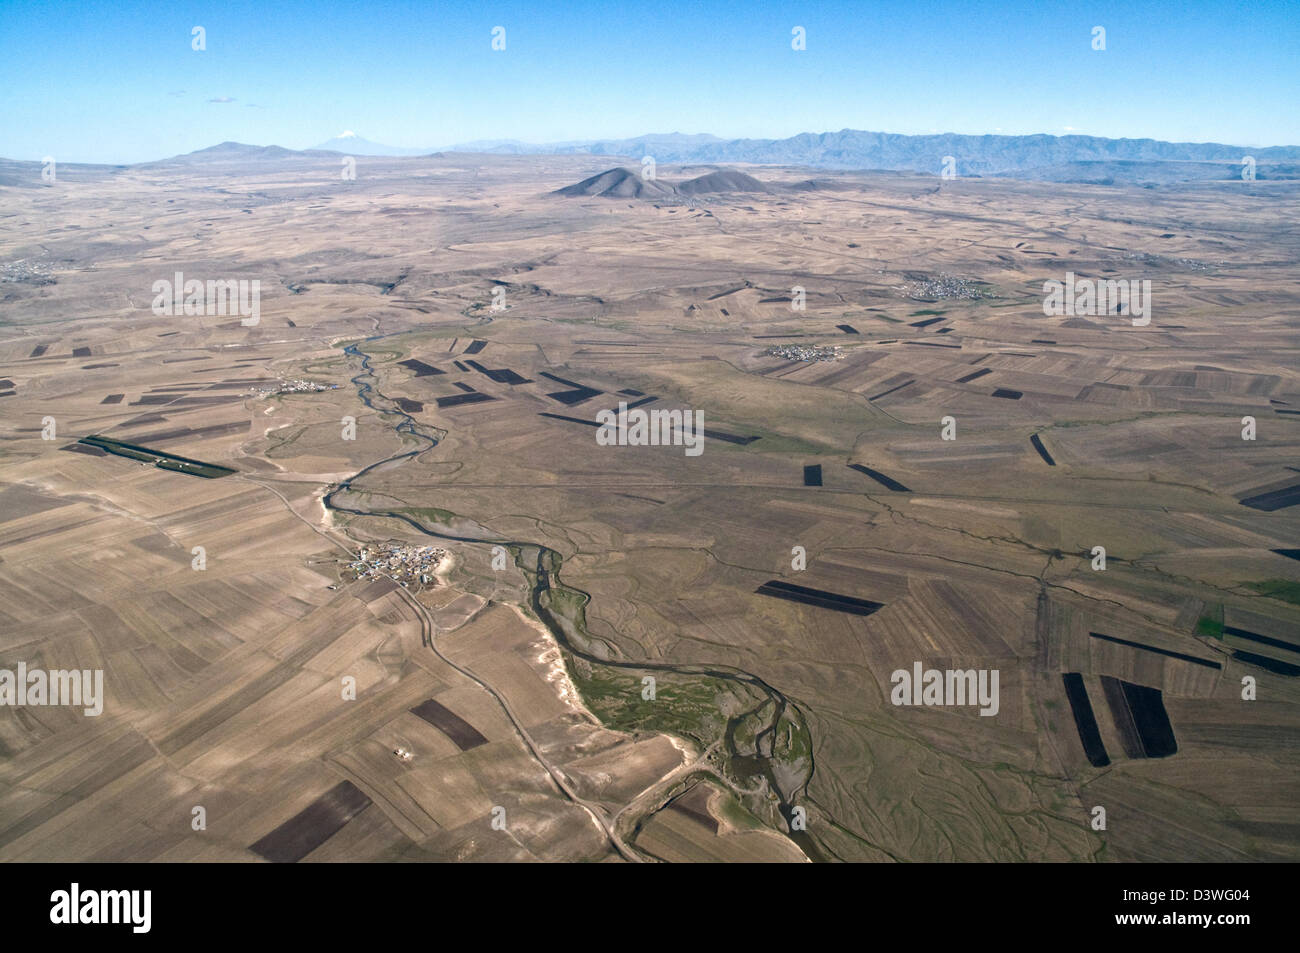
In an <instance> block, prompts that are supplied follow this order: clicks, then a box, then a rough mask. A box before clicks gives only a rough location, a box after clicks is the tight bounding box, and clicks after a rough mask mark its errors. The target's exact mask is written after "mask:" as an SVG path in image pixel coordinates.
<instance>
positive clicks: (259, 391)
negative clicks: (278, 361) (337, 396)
mask: <svg viewBox="0 0 1300 953" xmlns="http://www.w3.org/2000/svg"><path fill="white" fill-rule="evenodd" d="M338 386H339V385H338V384H321V383H318V382H317V381H304V380H292V381H280V382H279V383H278V384H276V385H275V386H274V387H268V388H256V387H255V388H253V393H254V394H256V395H258V396H260V397H274V396H275V395H276V394H314V393H316V392H317V391H322V390H337V389H338Z"/></svg>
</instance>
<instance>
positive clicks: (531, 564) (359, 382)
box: [322, 331, 826, 861]
mask: <svg viewBox="0 0 1300 953" xmlns="http://www.w3.org/2000/svg"><path fill="white" fill-rule="evenodd" d="M406 333H409V332H405V331H398V332H393V333H390V334H378V335H374V336H373V337H368V338H366V339H364V340H363V341H361V342H359V343H355V344H349V345H348V346H347V347H346V348H344V351H343V352H344V354H346V355H348V356H349V357H354V358H359V359H360V361H361V373H360V374H357V375H356V376H355V377H353V378H352V383H353V384H354V385H355V386H356V388H357V397H358V398H359V399H360V400H361V402H362V403H363V404H365V406H366V407H368V408H369V409H371V410H373V411H375V412H377V413H379V414H384V415H388V416H393V417H398V418H399V419H400V422H399V423H398V424H397V425H396V426H395V427H394V432H395V433H398V434H405V435H408V436H410V437H413V438H414V439H416V440H417V441H426V442H427V443H428V446H418V447H416V448H415V449H413V450H406V451H403V452H401V453H397V454H394V455H393V456H391V457H386V458H385V459H383V460H380V461H378V462H377V463H372V464H370V465H369V466H367V467H365V468H363V469H361V470H358V471H357V472H356V473H354V474H353V475H352V476H350V477H348V478H347V479H345V480H343V481H341V482H340V483H338V484H336V485H335V486H333V487H331V488H330V490H329V491H328V492H327V493H326V494H325V495H324V497H323V499H322V502H323V503H324V505H325V508H326V509H329V510H333V511H334V512H337V513H345V514H348V515H351V516H370V517H384V518H388V519H396V520H400V521H402V522H403V523H405V524H407V525H408V526H410V527H411V528H413V529H415V530H417V531H418V532H419V533H421V534H423V535H425V536H429V537H432V538H434V539H440V540H450V541H452V542H459V543H477V544H483V545H488V544H491V545H497V546H504V547H506V548H507V549H508V550H510V551H511V552H513V553H514V554H515V562H516V565H517V566H518V567H519V569H520V570H521V571H523V573H524V577H525V579H526V580H528V581H529V593H528V605H529V607H530V608H531V609H532V611H533V613H534V614H535V615H536V616H537V618H538V619H539V620H540V621H541V622H542V624H543V625H544V626H546V628H547V629H548V630H549V631H550V633H551V635H552V636H553V637H554V638H555V640H556V642H557V643H559V644H560V646H562V647H563V648H564V649H565V651H567V652H569V653H570V654H571V655H573V656H574V657H576V658H582V659H585V660H586V661H587V662H589V663H591V664H593V665H605V666H609V667H612V668H621V669H634V670H637V671H664V672H671V673H673V674H677V675H683V676H703V677H708V678H714V679H718V680H720V681H728V682H735V683H739V684H742V685H745V686H748V687H749V688H751V689H755V690H757V691H758V692H759V693H761V694H762V695H763V696H764V701H762V702H760V703H759V704H758V705H757V706H756V707H754V708H751V709H749V710H748V711H745V712H742V713H741V714H739V715H735V716H732V717H730V718H729V719H728V721H727V727H726V731H725V743H726V747H727V753H728V756H729V761H730V764H731V765H732V766H733V770H735V771H738V772H740V773H741V774H743V775H746V776H749V775H761V776H762V777H764V778H765V779H766V780H767V783H768V787H769V788H770V790H772V791H773V792H775V793H776V795H777V799H778V801H777V806H778V809H779V810H780V813H781V816H782V817H783V818H785V821H786V827H787V830H786V831H782V832H781V833H784V834H785V835H786V836H787V837H789V838H791V839H792V840H793V841H794V842H795V843H796V844H797V845H798V846H799V848H800V850H802V851H803V852H804V854H806V855H807V856H808V857H809V858H810V859H811V860H814V861H824V860H825V859H826V857H825V855H824V854H823V852H822V851H821V850H820V848H819V847H818V845H817V842H816V840H815V839H814V838H813V837H812V836H811V835H810V834H809V833H808V832H807V831H790V830H789V824H790V821H791V818H792V817H793V816H794V812H793V808H794V804H793V799H794V798H795V796H796V795H798V794H799V793H800V792H803V791H806V790H807V787H808V783H809V782H810V781H811V780H812V775H813V771H814V770H815V764H814V760H813V753H812V744H811V738H810V740H809V746H808V756H807V757H808V769H807V772H806V774H805V775H804V776H803V779H802V781H801V782H800V783H799V784H798V785H797V786H796V787H795V788H794V789H793V790H790V791H786V790H785V787H784V785H783V784H782V783H781V781H780V780H779V779H778V775H777V772H776V770H775V766H776V764H777V760H778V759H776V758H775V756H774V752H775V748H776V733H777V731H778V730H779V727H780V724H781V720H782V718H783V717H784V716H785V715H786V713H787V711H789V712H792V713H793V715H794V716H795V720H797V721H798V723H799V724H800V725H801V726H802V730H804V731H806V732H808V733H809V734H810V735H811V731H810V729H808V727H807V724H808V723H807V719H806V718H804V717H803V713H802V712H801V711H800V710H799V709H798V707H797V706H795V705H794V704H793V703H791V702H790V701H789V699H787V698H786V697H785V695H783V694H782V693H781V692H780V691H778V690H777V689H775V688H773V687H772V686H771V685H769V684H767V683H766V682H765V681H763V680H762V679H761V678H759V677H758V676H757V675H753V674H751V673H749V672H746V671H743V670H741V669H736V668H731V667H729V666H710V665H695V664H688V663H670V662H652V661H649V660H646V661H635V660H630V659H616V658H601V657H600V656H598V655H595V654H593V653H591V652H589V651H587V650H585V649H582V648H579V647H578V646H576V645H574V644H573V641H572V640H571V639H570V638H569V636H568V633H567V632H566V631H565V627H564V625H563V623H562V622H561V620H560V619H559V618H558V617H557V616H556V615H555V614H554V613H552V612H551V610H550V608H549V607H548V605H547V603H548V602H549V599H547V598H544V597H545V596H546V594H547V593H550V592H551V591H552V590H554V591H556V592H560V591H563V592H566V593H571V594H574V595H576V596H577V597H579V598H580V599H581V600H582V601H581V605H582V606H583V609H584V615H585V607H586V606H587V604H588V603H590V601H591V596H590V594H588V593H586V592H583V591H582V590H580V589H575V588H574V587H572V586H569V585H567V584H565V583H562V582H561V581H560V579H559V571H560V568H561V567H562V565H563V562H564V560H563V557H562V556H561V555H560V554H559V553H558V552H556V551H555V550H553V549H550V548H549V547H547V546H543V545H541V544H539V543H530V542H521V541H509V540H504V539H485V538H480V537H472V536H456V535H452V534H448V533H441V532H436V531H434V530H430V529H428V528H427V527H425V526H423V525H422V524H421V523H420V522H419V521H418V520H415V519H412V518H411V517H410V516H408V515H407V514H405V513H398V512H393V511H391V510H380V509H356V508H354V507H350V506H347V505H345V504H342V503H340V502H338V501H337V499H336V497H338V496H339V495H340V494H346V493H348V492H349V491H350V490H352V488H353V484H354V483H355V482H356V481H358V480H360V479H362V478H363V477H364V476H365V475H366V474H368V473H371V472H373V471H374V470H376V469H378V468H380V467H387V466H390V465H392V464H395V463H397V462H398V461H404V460H409V459H411V458H413V457H416V456H418V455H419V454H421V453H424V452H425V451H426V450H430V449H432V448H433V447H436V446H437V445H438V442H439V440H440V436H439V435H437V434H435V433H430V432H428V429H427V428H425V427H423V426H422V425H421V424H419V423H418V422H417V421H416V420H415V418H413V417H412V416H411V415H410V414H408V413H407V412H406V411H404V410H402V409H401V407H400V406H399V405H398V404H397V402H396V401H394V400H393V399H392V398H389V397H387V396H386V395H384V394H383V393H381V392H380V391H378V390H377V389H376V388H375V386H374V385H375V384H376V383H377V382H378V379H377V378H376V376H375V372H374V369H373V368H372V367H371V364H370V355H369V354H366V353H365V352H364V351H362V350H361V347H362V346H363V345H366V344H369V343H371V342H372V341H378V340H382V339H384V338H388V337H395V336H398V335H401V334H406ZM376 397H377V398H379V399H380V400H381V401H383V402H384V403H385V404H387V405H389V406H383V407H379V406H376V405H375V403H374V400H375V398H376ZM534 553H535V555H534ZM575 625H576V622H575ZM769 706H770V707H771V709H772V715H771V718H770V720H769V721H768V722H767V724H766V727H764V728H762V729H761V730H760V731H758V732H757V734H756V735H755V738H754V752H753V753H741V751H740V750H739V746H738V745H737V743H736V733H737V731H738V730H739V729H740V728H741V727H743V725H744V723H745V722H746V721H747V720H748V719H749V718H751V717H755V716H757V715H758V713H760V712H761V711H763V710H764V709H766V708H768V707H769ZM746 747H748V746H746ZM787 783H788V782H787Z"/></svg>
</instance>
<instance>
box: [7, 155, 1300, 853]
mask: <svg viewBox="0 0 1300 953" xmlns="http://www.w3.org/2000/svg"><path fill="white" fill-rule="evenodd" d="M613 164H615V163H613V162H611V160H609V159H608V158H599V157H592V156H572V157H556V156H548V157H523V158H501V157H486V156H473V155H459V154H447V155H435V156H430V157H425V158H409V159H405V158H404V159H366V158H358V159H356V163H355V171H356V177H355V179H353V180H348V179H345V178H344V177H343V176H341V175H340V161H339V157H338V156H332V155H329V154H323V153H322V154H316V155H304V154H275V153H265V152H262V151H259V150H250V149H246V148H238V147H231V148H228V149H224V150H222V149H218V150H214V151H211V152H209V153H207V154H205V155H200V156H195V157H187V158H183V159H178V160H171V161H168V162H163V163H153V164H149V165H140V166H132V167H124V168H116V169H115V168H109V167H89V166H85V167H78V166H67V167H60V169H59V174H58V179H57V182H54V183H46V182H43V181H42V179H41V175H40V166H39V165H38V164H36V163H25V164H23V163H7V164H5V166H4V168H3V169H0V268H3V273H2V274H0V278H3V279H4V280H3V281H2V282H0V379H3V380H2V381H0V383H2V384H3V387H0V408H2V412H0V668H7V669H14V668H16V666H17V665H18V664H19V663H20V662H23V663H26V664H27V665H28V666H43V667H45V668H47V669H102V670H103V672H104V686H105V696H106V697H105V700H104V710H103V714H102V715H99V716H97V717H87V716H85V715H83V714H82V712H81V710H80V709H72V708H56V707H36V706H28V707H4V708H0V859H2V860H35V861H43V860H96V861H117V860H220V861H226V860H231V861H255V860H260V859H266V860H305V861H346V860H356V861H372V860H413V861H419V860H493V861H495V860H502V861H504V860H533V859H539V860H583V861H602V860H611V861H617V860H668V861H678V860H684V861H691V860H699V861H709V860H741V861H744V860H769V861H803V860H806V859H811V860H843V861H890V860H895V861H933V860H958V861H994V860H996V861H1044V860H1061V861H1064V860H1073V861H1134V860H1140V861H1183V860H1186V861H1197V860H1226V861H1247V860H1296V859H1300V801H1297V799H1296V797H1295V793H1296V790H1297V781H1298V780H1300V748H1298V747H1297V744H1296V737H1297V731H1298V730H1300V681H1298V680H1297V676H1300V562H1298V561H1297V559H1298V558H1300V549H1297V547H1300V518H1298V516H1300V509H1297V507H1296V506H1295V505H1293V504H1296V503H1297V502H1300V489H1297V486H1300V452H1298V451H1300V226H1297V222H1300V187H1297V185H1296V184H1295V183H1287V182H1277V183H1273V182H1269V181H1266V180H1265V179H1264V178H1261V180H1259V181H1254V182H1240V181H1238V182H1224V183H1216V184H1195V185H1183V186H1168V187H1166V186H1161V187H1156V188H1140V187H1106V186H1093V185H1063V184H1035V183H1026V182H1016V181H1011V180H1000V179H976V178H957V179H953V180H940V179H939V178H936V177H934V176H921V175H911V174H884V173H882V174H865V173H864V174H851V173H822V172H811V171H809V170H806V169H802V170H801V169H793V168H777V167H754V168H747V169H743V170H723V171H722V172H721V174H718V175H714V174H713V173H715V172H717V171H718V170H716V169H713V168H705V167H699V168H695V167H692V168H673V167H662V166H661V167H660V168H659V169H658V170H657V172H656V183H657V182H662V183H666V185H664V186H662V187H659V186H657V185H656V187H655V188H650V187H648V185H647V183H645V182H641V181H640V180H639V177H638V176H637V175H636V173H631V174H628V175H622V174H614V175H613V176H610V177H607V178H606V179H605V180H601V181H600V182H599V183H598V185H597V186H593V187H592V188H588V189H578V190H573V191H576V192H578V193H587V192H591V191H593V189H595V188H597V187H599V188H600V189H604V188H606V187H607V186H609V185H610V184H611V183H612V186H613V187H612V188H611V189H610V192H611V194H606V195H596V194H556V192H557V190H560V189H562V188H565V187H568V186H572V185H574V184H575V183H578V182H580V181H583V180H585V179H587V178H588V177H589V176H593V175H597V174H599V173H602V172H604V171H605V170H607V169H609V167H610V166H611V165H613ZM625 164H626V165H628V166H636V163H635V162H634V161H633V160H628V161H627V162H626V163H625ZM746 175H747V176H753V178H754V179H756V180H758V182H760V183H761V186H762V190H761V191H742V189H748V188H752V185H751V184H750V183H749V180H748V179H747V178H746V177H745V176H746ZM699 177H704V179H703V181H702V182H700V181H699ZM690 180H697V184H696V185H695V186H693V187H691V188H687V189H677V188H675V187H674V186H676V185H678V184H680V183H683V182H686V181H690ZM177 272H180V273H183V275H184V276H185V277H186V278H187V279H188V278H195V279H199V280H213V279H215V280H223V281H224V280H236V281H238V280H246V281H258V282H260V295H261V297H260V315H259V319H258V322H257V324H256V325H253V326H247V325H245V324H243V323H241V319H240V316H239V315H237V314H235V315H230V314H226V315H206V314H204V315H184V314H177V315H159V314H156V313H154V310H153V309H152V308H151V304H152V302H153V301H154V298H155V294H154V292H153V290H152V288H153V285H154V283H155V282H157V281H160V280H165V281H171V280H172V279H173V276H174V275H175V274H176V273H177ZM1067 273H1068V274H1072V275H1074V276H1077V277H1079V278H1083V279H1101V280H1105V279H1112V280H1125V281H1127V280H1149V281H1150V283H1151V284H1150V288H1151V293H1150V299H1149V306H1150V307H1149V317H1150V321H1149V323H1148V324H1145V325H1141V326H1136V325H1134V323H1133V321H1131V320H1130V317H1129V315H1128V314H1127V313H1120V314H1115V313H1105V314H1099V315H1078V316H1046V315H1045V314H1044V308H1043V303H1044V290H1043V285H1044V282H1047V281H1051V280H1056V281H1065V280H1066V278H1067ZM833 348H838V355H835V354H833V353H832V352H831V351H830V349H833ZM809 355H814V356H816V355H820V356H823V357H829V358H831V359H827V360H807V359H801V358H805V357H808V356H809ZM299 380H300V381H309V382H315V383H318V384H320V385H323V387H324V388H325V389H320V390H307V391H302V392H296V393H279V394H274V395H272V396H266V395H264V394H260V393H258V391H259V390H261V391H265V390H268V389H272V390H273V389H276V388H278V387H281V386H282V385H283V384H284V383H285V382H288V381H299ZM473 395H478V396H473ZM620 401H626V402H628V403H629V404H631V403H637V402H643V403H642V404H641V406H643V407H644V408H645V409H647V410H651V409H673V408H676V409H692V410H695V411H702V412H703V414H704V421H705V423H704V427H705V441H704V450H703V452H702V453H701V454H700V455H698V456H691V455H687V454H685V453H684V452H683V449H682V447H680V446H602V445H599V444H598V443H597V440H596V433H597V431H596V429H595V424H594V421H595V415H596V412H597V411H599V410H603V409H610V408H614V407H616V406H617V404H618V403H619V402H620ZM1245 417H1251V418H1253V419H1254V423H1253V425H1252V426H1253V428H1254V433H1253V437H1254V439H1243V430H1244V429H1246V427H1247V424H1246V423H1245V422H1244V421H1243V418H1245ZM50 418H52V422H51V420H50ZM349 421H350V423H349ZM96 435H97V436H99V437H102V438H107V439H108V440H110V441H118V442H120V443H124V444H129V445H131V446H134V447H144V448H148V450H149V451H154V450H156V451H159V452H161V453H165V454H170V455H173V456H180V457H184V458H188V459H190V460H196V461H202V462H204V463H207V464H214V465H217V466H220V467H228V468H230V469H232V470H233V471H235V472H233V473H231V474H229V475H224V476H219V477H215V478H204V477H202V476H199V475H195V474H194V473H186V472H180V471H178V470H176V469H167V468H164V467H159V466H155V465H154V463H153V462H151V461H150V459H148V458H147V457H148V454H147V453H145V457H146V458H144V459H132V458H131V457H129V456H122V455H119V454H115V453H104V452H103V451H102V449H100V448H97V447H94V446H90V445H87V444H84V443H79V441H81V440H82V439H83V438H86V437H90V436H96ZM945 437H950V438H952V439H945ZM74 447H75V448H77V449H75V450H74V449H72V448H74ZM1243 501H1245V502H1243ZM363 546H365V547H369V548H371V549H373V548H374V547H383V546H407V547H415V546H436V547H439V548H441V549H443V550H445V551H446V553H447V555H446V557H445V558H444V559H443V560H442V562H441V563H440V564H439V566H438V570H437V573H436V577H431V578H429V579H428V581H421V580H409V584H408V585H405V586H403V585H401V580H395V579H392V578H388V577H387V576H385V575H383V574H379V575H371V576H369V577H367V578H357V575H358V574H357V572H356V571H354V570H353V569H352V568H351V567H352V564H353V563H354V562H356V561H357V559H358V557H359V555H360V550H361V548H362V547H363ZM196 547H200V548H201V556H200V555H199V554H197V553H196ZM1096 547H1103V548H1104V551H1105V557H1104V568H1101V567H1100V565H1099V563H1098V558H1097V554H1096V549H1095V548H1096ZM774 584H775V585H774ZM792 586H793V587H797V588H795V589H791V588H790V587H792ZM792 594H793V595H794V597H793V598H792V597H791V596H792ZM846 600H848V601H846ZM853 600H858V602H854V601H853ZM915 663H921V665H922V666H923V667H924V668H927V669H939V670H990V671H992V670H995V671H997V672H998V673H999V676H1000V681H999V685H1000V698H999V703H998V706H997V711H996V713H995V714H992V715H991V716H988V717H986V716H982V715H981V714H980V712H979V710H978V709H977V708H976V707H972V706H970V705H965V706H942V705H930V706H927V705H921V706H912V705H896V704H894V703H893V702H892V701H891V692H892V685H891V676H892V673H894V672H896V671H899V670H903V671H906V672H909V673H910V672H911V671H912V670H913V666H914V664H915ZM349 680H350V681H349ZM1243 680H1245V681H1243ZM349 685H352V686H353V688H352V690H351V692H349ZM349 696H351V697H349ZM1153 725H1154V726H1155V728H1154V729H1153V728H1152V726H1153ZM1163 729H1168V730H1167V731H1165V735H1167V734H1168V733H1169V732H1171V733H1172V738H1169V737H1165V736H1164V735H1162V734H1161V730H1163ZM1157 736H1159V737H1157ZM1171 746H1172V750H1171ZM1102 748H1104V751H1101V750H1100V749H1102ZM1098 808H1101V809H1103V811H1104V824H1100V825H1099V823H1098V817H1099V815H1098V813H1097V809H1098ZM199 809H201V810H199Z"/></svg>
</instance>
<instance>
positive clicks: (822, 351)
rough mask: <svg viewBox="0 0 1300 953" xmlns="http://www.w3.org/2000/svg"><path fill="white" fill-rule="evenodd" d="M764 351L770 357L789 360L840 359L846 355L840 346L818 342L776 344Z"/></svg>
mask: <svg viewBox="0 0 1300 953" xmlns="http://www.w3.org/2000/svg"><path fill="white" fill-rule="evenodd" d="M763 353H764V354H766V355H768V356H769V357H783V358H785V359H786V360H787V361H838V360H841V359H842V358H843V357H844V354H843V353H842V352H841V351H840V348H839V347H838V346H831V347H822V346H820V345H816V344H774V345H772V346H771V347H769V348H768V349H767V350H766V351H764V352H763Z"/></svg>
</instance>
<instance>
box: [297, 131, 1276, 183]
mask: <svg viewBox="0 0 1300 953" xmlns="http://www.w3.org/2000/svg"><path fill="white" fill-rule="evenodd" d="M350 142H351V143H356V142H360V143H364V144H365V145H366V146H367V147H370V148H373V149H374V150H375V151H373V152H363V151H361V149H360V148H350V147H349V143H350ZM317 148H320V149H333V150H336V151H340V152H349V151H350V152H352V153H354V154H357V155H393V156H396V155H413V154H420V153H422V152H432V151H435V150H407V149H390V148H389V147H386V146H380V145H377V144H375V143H368V142H366V140H364V139H351V140H346V139H342V138H336V139H331V140H330V141H329V142H328V143H323V144H322V145H320V146H319V147H317ZM436 151H440V152H481V153H488V154H491V155H595V156H631V157H633V158H638V159H639V158H641V157H643V156H653V157H654V159H655V161H656V162H657V163H670V164H704V165H725V164H729V163H752V164H757V165H801V166H810V167H813V168H821V169H853V170H880V171H900V172H901V171H906V172H931V173H934V174H939V173H940V172H941V171H942V170H943V169H944V167H945V161H946V157H951V164H950V166H949V167H950V168H951V169H952V170H953V173H954V174H956V175H958V176H970V175H975V176H1011V177H1015V178H1027V179H1040V180H1046V181H1072V182H1080V181H1082V182H1125V183H1128V182H1137V181H1185V180H1214V179H1230V178H1240V173H1241V168H1242V160H1243V159H1244V158H1245V157H1246V156H1253V157H1254V159H1255V163H1256V175H1257V177H1258V178H1261V179H1268V178H1288V179H1290V178H1297V177H1300V165H1298V163H1300V146H1267V147H1262V148H1258V149H1255V148H1250V147H1246V146H1232V145H1224V144H1222V143H1214V142H1206V143H1194V142H1162V141H1160V140H1157V139H1105V138H1102V137H1099V136H1049V135H1032V136H995V135H988V136H965V135H957V134H955V133H944V134H942V135H930V136H906V135H898V134H894V133H886V132H864V131H861V130H857V129H842V130H840V131H839V132H823V133H801V134H799V135H797V136H791V137H790V138H788V139H720V138H718V137H717V136H710V135H686V134H683V133H666V134H662V135H645V136H637V137H635V138H632V139H593V140H587V141H574V142H556V143H545V144H535V143H526V142H520V141H518V140H491V141H479V142H467V143H460V144H457V145H452V146H445V147H443V148H441V149H439V150H436ZM1175 163H1176V164H1178V165H1174V164H1175ZM1261 165H1264V166H1269V165H1271V166H1272V168H1267V167H1266V168H1260V166H1261Z"/></svg>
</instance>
